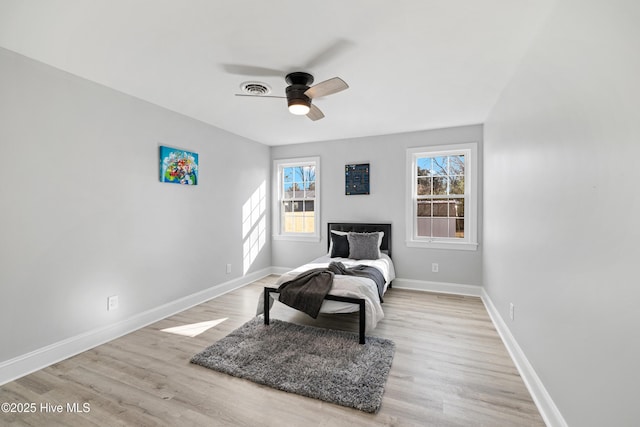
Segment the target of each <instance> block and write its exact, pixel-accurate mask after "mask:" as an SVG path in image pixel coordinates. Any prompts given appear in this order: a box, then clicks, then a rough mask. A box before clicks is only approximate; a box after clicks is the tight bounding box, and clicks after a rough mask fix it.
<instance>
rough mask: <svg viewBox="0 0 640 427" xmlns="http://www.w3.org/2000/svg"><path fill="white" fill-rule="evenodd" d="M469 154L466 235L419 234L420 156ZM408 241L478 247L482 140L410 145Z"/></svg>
mask: <svg viewBox="0 0 640 427" xmlns="http://www.w3.org/2000/svg"><path fill="white" fill-rule="evenodd" d="M462 154H463V155H465V175H464V179H465V193H464V203H465V205H464V210H465V215H464V237H463V238H458V237H426V236H418V235H417V233H418V215H417V199H418V195H417V183H418V177H417V159H418V158H421V157H437V156H456V155H462ZM406 162H407V177H406V179H407V187H406V188H407V197H406V208H405V209H406V221H407V222H406V244H407V246H408V247H416V248H431V249H457V250H468V251H475V250H476V249H477V248H478V144H477V143H476V142H468V143H458V144H447V145H434V146H424V147H413V148H409V149H407V160H406Z"/></svg>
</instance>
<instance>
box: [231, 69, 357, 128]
mask: <svg viewBox="0 0 640 427" xmlns="http://www.w3.org/2000/svg"><path fill="white" fill-rule="evenodd" d="M285 81H286V82H287V84H288V85H289V86H287V88H286V90H285V95H286V96H273V95H266V94H265V93H268V91H269V90H268V88H267V87H264V90H263V89H262V88H260V87H259V85H260V83H259V82H246V83H244V84H243V85H242V87H243V88H245V90H247V88H249V87H251V88H250V89H249V90H247V91H248V92H249V93H248V94H236V96H251V97H254V98H286V99H287V105H288V107H289V112H291V113H292V114H296V115H300V116H302V115H306V116H307V117H309V118H310V119H311V120H313V121H316V120H320V119H321V118H323V117H324V114H323V113H322V111H320V109H319V108H318V107H316V106H315V105H314V104H313V103H312V101H313V99H315V98H320V97H322V96H327V95H332V94H334V93H338V92H341V91H343V90H345V89H348V88H349V85H348V84H347V83H345V81H344V80H342V79H341V78H340V77H333V78H331V79H329V80H325V81H323V82H320V83H318V84H316V85H314V86H311V85H312V84H313V76H312V75H311V74H309V73H305V72H302V71H296V72H293V73H289V74H287V75H286V76H285Z"/></svg>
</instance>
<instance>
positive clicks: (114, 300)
mask: <svg viewBox="0 0 640 427" xmlns="http://www.w3.org/2000/svg"><path fill="white" fill-rule="evenodd" d="M118 305H119V302H118V295H113V296H110V297H108V298H107V311H111V310H117V309H118Z"/></svg>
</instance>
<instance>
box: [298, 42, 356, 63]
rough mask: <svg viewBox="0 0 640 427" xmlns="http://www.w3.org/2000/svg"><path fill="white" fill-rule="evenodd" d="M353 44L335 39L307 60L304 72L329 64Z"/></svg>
mask: <svg viewBox="0 0 640 427" xmlns="http://www.w3.org/2000/svg"><path fill="white" fill-rule="evenodd" d="M353 44H354V43H353V42H351V41H349V40H346V39H337V40H336V41H334V42H333V43H331V44H330V45H328V46H326V47H325V48H324V49H323V50H321V51H320V52H318V53H316V55H315V56H314V57H313V58H311V59H309V61H307V63H306V64H304V66H303V67H301V68H302V69H304V70H313V69H315V68H317V67H321V66H324V65H326V64H327V63H329V62H330V61H331V60H333V59H334V58H336V57H338V56H340V55H342V53H343V52H345V51H347V50H348V49H350V48H351V46H353Z"/></svg>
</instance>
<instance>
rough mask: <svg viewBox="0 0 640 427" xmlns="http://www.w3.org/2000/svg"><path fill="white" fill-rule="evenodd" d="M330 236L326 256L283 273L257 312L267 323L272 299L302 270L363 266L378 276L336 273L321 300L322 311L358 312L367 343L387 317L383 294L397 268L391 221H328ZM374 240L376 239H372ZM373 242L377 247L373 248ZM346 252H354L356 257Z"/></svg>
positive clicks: (267, 289) (362, 338) (362, 336)
mask: <svg viewBox="0 0 640 427" xmlns="http://www.w3.org/2000/svg"><path fill="white" fill-rule="evenodd" d="M373 233H377V234H373ZM327 236H328V239H327V240H328V242H327V246H328V252H327V254H326V255H323V256H321V257H319V258H317V259H315V260H313V261H311V262H310V263H307V264H304V265H302V266H300V267H298V268H296V269H294V270H291V271H289V272H287V273H285V274H283V275H282V276H281V277H280V278H279V279H278V281H277V282H276V284H275V286H274V287H265V288H264V292H263V293H262V294H261V295H260V299H259V302H258V310H257V311H258V314H264V323H265V324H266V325H268V324H269V309H270V308H271V305H272V304H273V300H278V299H280V295H279V290H278V288H279V287H280V286H281V285H283V284H287V283H290V282H291V281H293V280H295V279H296V278H297V277H300V275H301V274H302V273H305V272H312V271H314V270H323V269H326V268H327V267H332V266H334V265H339V266H344V267H345V268H346V269H347V270H349V271H350V272H351V271H355V270H359V269H363V270H366V271H369V272H370V273H375V274H374V275H373V276H376V275H377V276H378V277H373V276H372V275H369V276H367V275H365V276H364V277H359V276H352V275H342V274H336V275H335V276H333V283H332V286H331V288H330V291H329V293H328V294H327V295H326V296H324V300H323V301H322V302H321V307H320V311H319V312H320V313H352V312H359V341H360V344H364V343H365V331H367V330H371V329H373V328H375V327H376V325H377V323H378V322H379V321H380V320H381V319H382V318H383V317H384V312H383V311H382V305H381V304H382V302H383V300H384V299H383V297H384V294H385V292H386V291H387V289H388V288H389V287H391V282H392V281H393V279H395V269H394V266H393V262H392V260H391V224H369V223H329V224H328V225H327ZM374 236H377V237H374ZM374 239H377V241H376V242H373V240H374ZM349 242H351V245H349ZM374 243H375V246H376V247H375V249H373V248H372V246H374ZM345 244H346V247H345ZM372 251H376V252H375V253H373V252H372ZM347 254H350V255H353V256H354V258H350V257H349V255H347ZM363 266H366V267H363ZM350 274H353V273H350ZM369 277H373V278H369ZM373 279H375V280H373Z"/></svg>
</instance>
